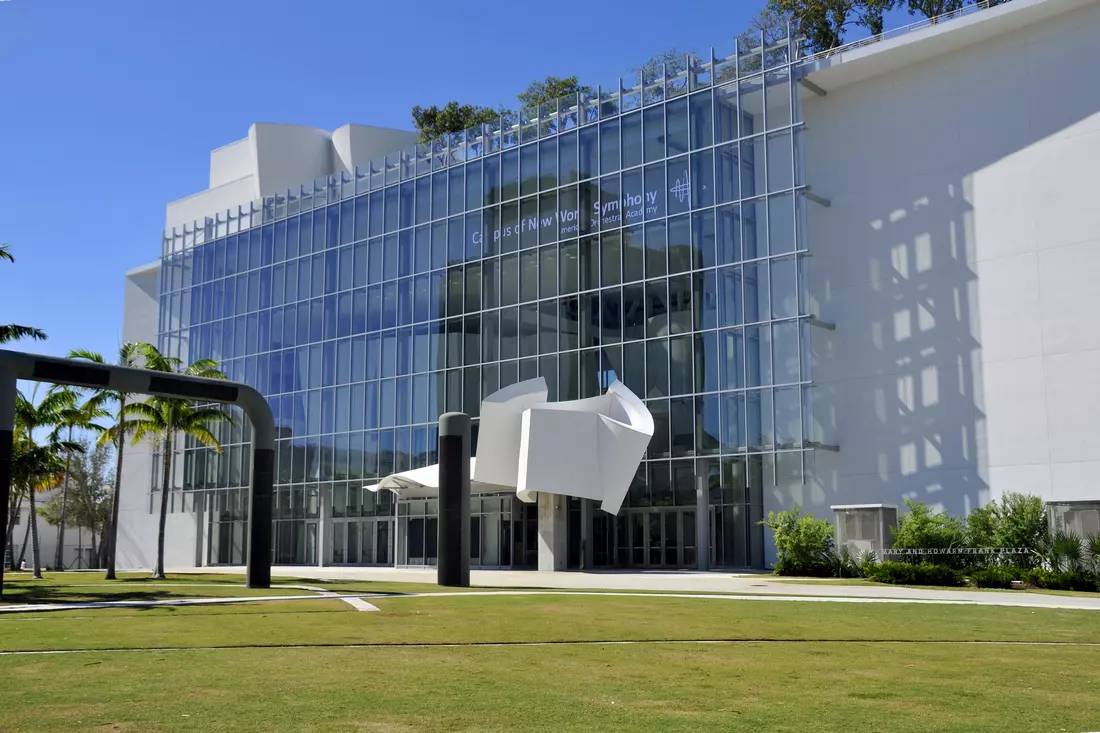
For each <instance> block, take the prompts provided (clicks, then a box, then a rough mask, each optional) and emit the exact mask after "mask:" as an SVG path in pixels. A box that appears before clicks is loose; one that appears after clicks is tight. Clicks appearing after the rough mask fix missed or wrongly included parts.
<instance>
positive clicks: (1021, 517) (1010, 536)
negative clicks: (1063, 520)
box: [966, 493, 1047, 568]
mask: <svg viewBox="0 0 1100 733" xmlns="http://www.w3.org/2000/svg"><path fill="white" fill-rule="evenodd" d="M1046 537H1047V517H1046V509H1045V508H1044V506H1043V500H1042V499H1040V498H1039V497H1037V496H1032V495H1030V494H1015V493H1009V494H1005V495H1004V496H1002V497H1001V499H1000V501H995V502H991V503H989V504H987V505H985V506H983V507H978V508H977V509H974V510H972V511H971V512H970V515H969V516H967V518H966V542H967V544H968V545H970V546H971V547H1023V548H1027V549H1029V550H1033V551H1034V553H1035V554H1031V555H1016V556H1013V557H1011V559H1010V560H1009V562H1011V563H1012V564H1013V565H1015V566H1017V567H1021V568H1031V567H1035V566H1036V565H1037V564H1038V563H1039V561H1040V559H1041V553H1042V552H1043V548H1044V546H1045V544H1046Z"/></svg>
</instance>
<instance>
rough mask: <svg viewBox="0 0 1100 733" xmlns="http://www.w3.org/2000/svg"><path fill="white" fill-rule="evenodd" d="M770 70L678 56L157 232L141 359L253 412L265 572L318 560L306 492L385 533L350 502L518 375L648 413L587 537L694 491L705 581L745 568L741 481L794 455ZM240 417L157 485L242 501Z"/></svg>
mask: <svg viewBox="0 0 1100 733" xmlns="http://www.w3.org/2000/svg"><path fill="white" fill-rule="evenodd" d="M790 48H791V44H788V42H787V41H786V40H784V41H781V42H780V43H778V44H775V45H774V46H771V47H769V48H767V49H763V50H762V49H761V48H759V47H758V48H755V49H752V50H749V51H746V50H744V49H742V51H741V53H740V54H734V55H731V56H729V57H725V58H715V57H713V54H712V57H711V58H710V59H695V58H686V59H684V60H683V62H682V63H677V64H667V65H666V66H665V68H664V69H661V70H658V71H657V72H656V73H654V74H653V75H652V78H648V77H647V78H642V79H638V80H636V82H634V83H633V85H632V86H629V87H624V86H623V84H622V83H620V86H619V88H618V89H616V90H613V91H607V90H603V89H599V90H592V91H591V92H589V93H581V94H578V95H575V96H573V97H569V98H567V99H562V100H558V101H556V102H550V103H547V104H542V105H539V106H538V107H537V108H531V109H525V110H522V111H521V112H520V113H518V114H507V115H505V116H504V117H502V118H501V119H500V120H499V121H498V122H495V123H492V124H487V125H483V126H480V127H477V128H474V129H471V130H467V131H465V132H463V133H458V134H454V135H449V136H447V137H446V138H445V139H441V140H437V141H434V142H432V143H430V144H421V145H418V146H416V147H414V148H413V149H410V150H406V151H401V152H399V153H396V154H394V155H390V156H386V157H385V158H383V159H380V160H378V161H374V162H372V163H371V164H370V165H367V166H361V167H359V168H357V169H356V171H355V172H354V173H344V174H341V175H334V176H329V177H328V178H325V179H321V180H318V181H315V182H314V183H312V184H308V185H306V186H303V187H301V188H300V190H298V191H293V192H289V193H288V194H287V195H285V196H276V197H272V198H270V199H265V200H264V201H263V202H262V203H260V204H254V205H252V206H251V207H242V208H241V209H239V210H238V211H236V212H228V213H226V214H223V215H219V216H217V217H214V218H211V219H207V220H206V221H205V222H203V223H201V224H196V225H195V226H194V227H185V228H183V229H182V230H179V231H173V232H171V233H170V234H169V235H168V236H167V237H166V239H165V243H164V247H165V254H164V260H163V268H162V288H161V293H162V294H161V297H160V300H161V304H160V332H161V336H160V340H161V345H162V346H163V348H164V349H165V350H166V351H167V352H168V353H169V354H171V355H174V356H179V357H180V358H182V359H184V360H185V361H189V360H194V359H195V358H198V357H210V358H213V359H216V360H218V361H219V362H221V363H222V364H223V368H224V370H225V372H226V373H227V374H228V375H229V377H230V378H231V379H241V380H244V381H246V382H248V383H250V384H252V385H254V386H255V387H257V388H258V389H259V390H260V391H262V392H263V393H264V394H265V395H266V396H267V397H268V399H269V401H270V403H271V405H272V408H273V410H274V413H275V419H276V421H277V424H278V426H279V441H278V457H277V469H276V470H277V483H278V493H279V498H278V501H277V504H276V507H277V508H276V517H277V518H276V521H277V522H278V523H279V527H280V530H279V531H277V532H276V540H275V542H276V546H275V553H276V555H275V556H276V559H277V561H279V562H311V561H312V560H311V559H310V558H315V557H316V553H317V552H318V550H317V549H316V548H314V549H310V548H309V542H310V541H311V539H310V538H316V536H317V535H316V532H315V530H310V529H309V526H310V523H315V522H316V521H317V516H318V514H317V508H318V506H319V505H320V503H321V502H320V499H319V498H318V497H319V496H321V495H322V494H324V495H327V496H331V497H332V499H331V502H332V507H333V517H334V518H335V517H337V516H338V513H339V512H346V515H345V516H348V517H350V516H355V517H361V518H368V517H370V518H374V517H396V516H397V514H396V511H395V504H394V502H392V501H390V500H389V499H388V498H387V497H386V496H384V495H378V496H375V495H371V494H369V492H363V491H361V489H360V487H361V486H362V485H363V484H364V483H370V482H372V481H373V480H374V479H376V478H378V477H381V476H385V475H387V474H389V473H392V472H395V471H403V470H406V469H410V468H417V467H421V466H425V465H429V464H431V463H434V462H435V460H436V457H435V451H436V438H437V435H436V425H435V423H436V420H437V419H438V417H439V415H440V414H441V413H443V412H447V411H451V410H462V411H466V412H468V413H470V414H471V415H472V416H473V417H474V418H476V417H477V416H478V410H479V407H480V401H481V399H482V397H483V396H486V395H488V394H490V393H492V392H494V391H496V390H497V389H500V388H502V387H505V386H507V385H509V384H512V383H515V382H517V381H520V380H524V379H529V378H532V377H535V376H542V377H544V378H545V379H546V382H547V384H548V386H549V390H550V398H551V400H571V399H578V398H582V397H591V396H594V395H596V394H598V393H600V392H601V391H602V390H603V389H605V388H606V387H607V386H608V385H609V384H610V383H611V381H613V380H614V379H620V380H622V381H623V382H624V383H625V384H626V385H627V386H628V387H629V388H630V389H631V390H632V391H634V392H635V393H636V394H638V395H639V396H641V397H642V398H644V399H645V400H646V402H647V404H648V406H649V409H650V410H651V411H652V413H653V415H654V417H655V419H656V424H657V430H656V433H655V434H654V436H653V440H652V442H651V444H650V446H649V450H648V452H647V454H646V457H645V460H644V462H643V464H642V466H641V468H640V469H639V471H638V475H637V477H636V480H635V482H634V485H633V486H632V488H631V490H630V494H629V497H628V499H627V502H626V504H625V506H624V513H623V516H622V517H620V520H619V521H617V522H610V523H608V522H604V523H603V524H602V525H601V526H608V527H614V526H630V525H631V523H632V522H633V521H634V520H633V519H631V517H630V515H631V514H632V513H634V512H642V513H643V514H644V519H642V520H641V523H642V524H645V525H646V526H648V524H649V523H650V522H651V516H650V515H653V514H656V515H657V516H662V513H665V510H666V509H667V510H668V511H670V512H671V511H674V510H676V513H677V516H679V515H680V514H681V513H682V512H681V511H679V510H677V508H678V507H690V508H691V510H692V511H694V510H695V507H696V498H695V496H696V494H695V492H696V477H697V476H704V477H706V481H707V482H708V484H709V500H710V504H711V512H710V513H711V516H710V521H711V523H712V528H713V531H712V532H711V538H712V543H711V544H712V547H711V548H709V551H710V552H711V558H712V561H713V562H714V563H715V564H716V565H718V566H752V565H760V564H761V563H762V562H763V556H762V547H763V545H762V531H761V530H760V528H759V527H757V526H756V525H755V524H754V522H755V521H756V520H757V519H759V518H760V515H761V512H762V503H763V492H764V490H765V487H767V486H769V485H774V483H775V482H776V480H777V476H778V477H782V479H783V480H784V481H791V480H796V481H797V480H800V479H801V477H802V476H803V474H804V466H805V462H804V455H805V451H807V450H808V448H809V446H808V445H807V439H806V436H805V430H804V428H803V426H804V424H806V422H807V416H806V415H805V413H806V409H805V405H806V402H807V391H808V387H809V385H810V375H809V373H808V360H807V359H806V357H805V354H806V351H807V345H808V337H807V335H806V329H807V327H808V320H809V319H808V308H807V305H808V304H807V302H806V297H805V296H804V285H805V279H806V273H805V259H804V257H805V255H806V248H805V245H804V226H803V213H802V212H803V207H804V198H803V193H804V188H805V187H804V181H803V176H802V170H801V162H800V161H801V156H800V144H801V142H800V138H801V126H802V123H801V117H800V114H799V107H798V102H797V95H796V93H795V90H794V88H793V86H792V82H791V77H792V54H791V52H790ZM239 422H240V426H239V427H236V428H225V429H224V430H226V431H228V432H227V435H226V437H227V438H228V441H227V443H226V444H227V446H228V448H227V449H226V450H225V451H224V452H223V453H222V455H221V456H218V455H216V454H213V453H211V452H210V451H208V450H206V449H203V448H201V447H199V446H197V445H194V444H192V443H187V444H186V445H184V446H183V452H184V455H183V460H182V461H181V462H180V465H181V466H182V467H183V468H182V471H181V473H182V476H181V477H180V480H179V484H180V488H182V489H183V490H184V491H206V492H217V491H221V490H223V489H226V488H238V487H246V486H247V485H248V481H249V477H248V466H249V460H248V452H249V449H248V437H249V436H248V428H247V426H246V424H245V423H244V421H243V420H242V421H239ZM410 509H411V507H410ZM422 510H423V511H421V512H420V519H423V520H424V521H423V522H421V523H420V524H421V525H422V526H421V529H424V528H426V526H427V518H428V516H429V514H430V512H427V507H422ZM693 516H694V514H690V515H689V517H693ZM411 517H413V515H412V514H409V515H408V518H406V517H398V518H397V519H398V521H397V527H396V529H397V531H398V533H399V536H400V535H401V533H403V532H409V533H412V532H417V531H419V530H416V529H414V528H413V527H412V522H413V519H411ZM652 521H653V522H656V523H655V524H653V526H654V527H660V534H661V535H662V536H665V535H667V534H668V532H669V531H671V530H669V529H666V527H672V526H673V525H674V526H675V531H676V532H678V533H679V534H680V535H682V534H684V533H685V532H688V531H689V530H685V529H684V525H683V521H684V520H683V519H682V518H680V519H675V520H667V521H668V522H671V523H672V524H668V525H666V524H665V523H664V522H665V520H661V519H658V520H652ZM284 524H285V525H286V529H283V525H284ZM406 525H408V526H406ZM345 531H346V530H345ZM609 531H614V530H609ZM690 532H691V533H692V535H691V537H689V538H688V540H689V542H693V541H694V540H693V539H692V538H693V537H694V534H693V533H694V527H693V528H692V529H691V530H690ZM648 534H649V533H648V532H647V533H646V536H648ZM359 536H360V540H361V537H362V535H361V534H360V535H359ZM312 541H315V539H314V540H312ZM408 541H409V542H412V539H409V540H408ZM631 541H632V540H631V539H630V537H629V536H628V537H618V538H617V539H609V541H608V548H609V549H608V551H607V552H605V553H603V554H604V555H606V556H607V558H608V562H609V563H614V562H621V563H622V564H628V565H629V564H648V562H649V557H650V554H649V553H648V550H647V549H646V548H647V547H648V544H647V542H648V540H647V541H646V542H643V545H642V552H641V553H640V555H638V557H641V561H639V562H634V558H635V553H634V551H633V548H632V547H631V545H630V543H631ZM677 542H678V545H677V546H678V547H681V548H687V547H689V545H685V544H684V542H683V541H682V540H679V539H678V540H677ZM344 543H345V544H344V548H343V552H344V553H345V556H346V554H347V552H348V548H347V540H346V539H345V540H344ZM421 545H423V547H422V548H421V550H422V551H421V555H420V556H421V557H423V558H425V561H427V557H428V555H429V554H430V553H429V548H428V542H427V540H426V539H423V540H422V541H421V542H420V544H418V545H416V547H417V548H420V546H421ZM398 546H402V542H401V541H399V542H398ZM357 551H358V552H359V554H360V555H361V554H362V550H361V549H358V548H357ZM405 551H406V552H407V551H408V550H407V548H406V550H405ZM696 551H707V550H706V549H703V548H699V549H698V550H696V549H691V550H689V549H680V550H678V551H677V552H675V553H674V554H672V555H668V554H665V553H662V554H661V555H660V557H659V558H658V555H657V554H656V553H654V554H652V557H653V558H658V559H659V560H660V562H659V563H657V564H660V565H691V564H693V559H694V557H695V552H696ZM689 554H690V557H688V555H689ZM488 557H489V555H488V554H486V558H488ZM398 560H400V558H398ZM670 560H671V561H670ZM391 561H392V560H391V559H387V562H391ZM410 561H411V560H410ZM487 562H488V560H487ZM497 562H498V563H499V562H501V560H500V558H499V557H498V558H497Z"/></svg>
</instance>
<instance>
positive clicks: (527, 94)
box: [517, 76, 592, 107]
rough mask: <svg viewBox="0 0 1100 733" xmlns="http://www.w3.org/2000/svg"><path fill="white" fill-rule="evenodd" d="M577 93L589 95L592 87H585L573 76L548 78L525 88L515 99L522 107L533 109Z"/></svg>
mask: <svg viewBox="0 0 1100 733" xmlns="http://www.w3.org/2000/svg"><path fill="white" fill-rule="evenodd" d="M579 92H584V93H585V94H591V92H592V87H590V86H585V85H584V84H581V83H580V80H579V79H578V78H577V77H575V76H567V77H564V78H561V77H557V76H548V77H546V78H545V79H543V80H542V81H539V80H537V79H536V80H535V81H533V82H531V83H530V84H528V85H527V88H526V89H524V90H523V91H522V92H520V93H519V95H518V96H517V98H518V99H519V103H520V105H521V106H522V107H534V106H535V105H538V104H543V103H544V102H553V101H554V100H557V99H561V98H562V97H569V96H572V95H574V94H577V93H579Z"/></svg>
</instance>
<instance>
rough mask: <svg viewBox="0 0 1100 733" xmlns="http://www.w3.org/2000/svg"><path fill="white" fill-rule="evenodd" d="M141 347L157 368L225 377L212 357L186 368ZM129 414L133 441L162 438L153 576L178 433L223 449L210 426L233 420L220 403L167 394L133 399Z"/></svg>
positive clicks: (160, 573) (158, 572)
mask: <svg viewBox="0 0 1100 733" xmlns="http://www.w3.org/2000/svg"><path fill="white" fill-rule="evenodd" d="M138 350H139V352H140V353H141V356H142V358H143V359H144V361H145V368H146V369H152V370H154V371H158V372H171V373H174V374H184V375H186V376H189V377H205V378H207V379H225V375H224V374H223V373H222V372H221V371H220V370H219V369H218V363H217V362H216V361H214V360H213V359H199V360H198V361H196V362H195V363H193V364H191V365H190V366H188V367H187V368H182V367H183V362H182V361H180V360H179V359H177V358H175V357H173V356H165V355H164V354H162V353H160V351H159V350H158V349H157V348H156V347H155V346H153V345H152V344H140V345H139V346H138ZM126 414H127V415H129V416H130V417H131V418H133V422H134V442H135V443H137V442H139V441H141V440H143V439H145V438H152V439H154V440H156V441H159V442H160V446H161V460H162V466H163V475H162V480H161V491H160V524H159V526H158V529H157V566H156V568H155V569H154V570H153V577H154V578H163V577H164V527H165V523H166V522H167V520H168V492H169V489H170V487H171V480H172V449H173V447H174V446H175V441H176V436H177V435H188V436H191V437H192V438H195V439H196V440H198V441H199V442H200V443H202V444H203V445H205V446H208V447H210V448H213V449H214V450H216V451H217V452H218V453H221V452H222V446H221V443H219V442H218V439H217V438H216V437H214V434H213V433H212V432H210V429H209V428H208V427H207V425H209V424H210V423H215V422H230V423H231V422H233V419H232V418H231V417H230V416H229V415H228V414H226V413H225V412H223V411H222V409H221V408H218V407H196V406H195V405H193V404H192V403H190V402H188V401H186V400H179V399H170V398H167V397H149V398H147V399H146V400H145V401H144V402H134V403H132V404H130V405H127V407H126Z"/></svg>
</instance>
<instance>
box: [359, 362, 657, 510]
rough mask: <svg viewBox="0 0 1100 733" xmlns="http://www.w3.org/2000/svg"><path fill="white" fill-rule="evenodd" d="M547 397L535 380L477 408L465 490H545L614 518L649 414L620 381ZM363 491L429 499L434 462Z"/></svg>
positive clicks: (648, 429) (525, 494) (434, 490)
mask: <svg viewBox="0 0 1100 733" xmlns="http://www.w3.org/2000/svg"><path fill="white" fill-rule="evenodd" d="M546 397H547V389H546V381H545V380H544V379H543V378H542V377H538V378H536V379H529V380H527V381H524V382H519V383H518V384H513V385H511V386H509V387H505V388H504V389H502V390H500V391H498V392H495V393H493V394H491V395H489V397H487V398H486V399H485V401H484V402H482V403H481V424H480V428H479V432H478V441H477V443H478V451H477V452H478V455H477V458H476V459H475V458H471V459H470V477H471V481H470V490H471V492H473V493H490V492H498V491H510V490H514V491H515V492H516V495H517V496H518V497H519V498H520V500H521V501H525V502H528V503H530V502H533V501H535V492H539V491H544V492H547V493H551V494H561V495H564V496H577V497H580V498H582V499H593V500H595V501H599V502H601V504H600V508H601V509H603V510H604V511H605V512H608V513H609V514H618V513H619V508H620V507H621V506H622V504H623V500H624V499H625V498H626V494H627V491H629V490H630V482H631V481H632V480H633V478H634V474H635V473H636V472H637V470H638V465H639V464H640V463H641V460H642V456H643V455H644V454H645V450H646V447H647V446H648V445H649V440H650V438H652V437H653V415H651V414H650V412H649V410H648V409H647V408H646V406H645V403H644V402H642V401H641V400H640V399H638V397H637V396H636V395H635V394H634V393H633V392H631V391H630V390H629V389H627V387H626V385H625V384H623V383H622V382H619V381H615V382H614V383H613V384H612V385H611V386H610V387H609V388H608V390H607V392H605V393H604V394H602V395H600V396H598V397H590V398H588V399H583V400H572V401H569V402H552V403H548V402H547V401H546ZM366 488H368V489H370V490H371V491H379V490H380V489H389V490H390V491H392V492H393V493H395V494H397V496H398V497H399V498H402V499H418V498H428V497H435V496H438V495H439V464H435V465H432V466H426V467H424V468H416V469H413V470H411V471H404V472H402V473H395V474H393V475H391V476H387V477H386V478H384V479H382V480H381V481H380V482H378V483H377V484H373V485H370V486H367V487H366Z"/></svg>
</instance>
